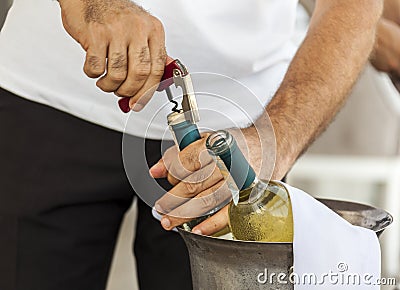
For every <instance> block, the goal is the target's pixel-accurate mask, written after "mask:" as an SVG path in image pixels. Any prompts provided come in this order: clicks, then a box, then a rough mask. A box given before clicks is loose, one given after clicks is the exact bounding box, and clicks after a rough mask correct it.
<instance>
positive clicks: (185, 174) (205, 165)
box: [150, 127, 269, 235]
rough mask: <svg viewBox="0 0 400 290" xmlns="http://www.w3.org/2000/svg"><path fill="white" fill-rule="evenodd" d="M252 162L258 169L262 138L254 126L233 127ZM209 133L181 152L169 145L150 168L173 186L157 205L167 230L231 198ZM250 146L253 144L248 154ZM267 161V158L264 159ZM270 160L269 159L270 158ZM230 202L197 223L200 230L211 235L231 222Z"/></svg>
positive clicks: (244, 151) (196, 229) (153, 173)
mask: <svg viewBox="0 0 400 290" xmlns="http://www.w3.org/2000/svg"><path fill="white" fill-rule="evenodd" d="M230 132H231V134H232V135H233V136H234V138H235V139H236V141H237V143H238V146H239V147H240V148H241V150H242V152H243V153H244V155H245V157H246V158H247V159H248V160H250V163H251V165H252V166H253V168H254V169H255V170H256V172H259V169H260V166H261V162H260V161H261V159H262V158H260V156H263V157H265V156H268V154H262V150H261V142H260V139H259V136H258V133H257V130H256V129H255V127H250V128H246V129H242V130H230ZM207 137H208V135H203V136H202V139H200V140H198V141H196V142H194V143H192V144H191V145H189V146H188V147H186V148H185V149H184V150H182V151H181V152H179V151H178V149H177V148H176V147H171V148H170V149H168V150H167V151H166V152H165V154H164V156H163V158H162V159H161V160H160V161H159V162H158V163H157V164H156V165H154V166H153V167H152V168H151V169H150V174H151V175H152V176H153V177H154V178H165V177H166V178H167V179H168V181H169V182H170V183H171V184H172V185H174V187H173V188H172V189H171V190H170V191H169V192H168V193H166V194H165V195H164V196H163V197H162V198H160V199H159V200H158V201H157V202H156V204H155V208H156V209H157V211H158V212H159V213H160V214H162V215H164V216H163V218H162V219H161V225H162V226H163V227H164V228H165V229H166V230H171V229H173V228H174V227H176V226H178V225H181V224H183V223H184V222H187V221H190V220H192V219H194V218H196V217H199V216H202V215H203V214H204V213H207V212H209V211H210V210H212V209H214V208H216V207H219V206H221V205H222V204H223V203H227V202H228V201H229V200H231V192H230V190H229V189H228V186H227V184H226V183H225V180H224V178H223V176H222V174H221V172H220V170H219V168H218V167H216V164H215V162H214V160H213V159H212V157H211V156H210V154H209V153H208V151H207V150H206V146H205V142H206V138H207ZM247 148H251V155H250V156H249V155H248V154H247V153H248V150H246V149H247ZM264 161H265V160H264ZM268 161H269V160H268ZM228 221H229V217H228V206H225V207H223V208H222V209H221V210H220V211H219V212H217V213H216V214H214V215H213V216H211V217H210V218H208V219H207V220H205V221H203V222H202V223H200V224H198V225H197V226H195V227H194V228H193V229H192V231H193V232H194V233H197V234H203V235H212V234H214V233H216V232H218V231H220V230H222V229H223V228H225V227H226V226H227V225H228Z"/></svg>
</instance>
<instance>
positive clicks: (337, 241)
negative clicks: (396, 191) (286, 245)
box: [282, 183, 381, 290]
mask: <svg viewBox="0 0 400 290" xmlns="http://www.w3.org/2000/svg"><path fill="white" fill-rule="evenodd" d="M282 185H284V186H285V187H286V188H287V189H288V191H289V194H290V199H291V202H292V211H293V220H294V241H293V252H294V253H293V254H294V268H293V273H294V274H293V275H292V280H293V281H296V282H300V283H299V284H297V283H296V284H295V287H294V288H295V290H303V289H307V290H308V289H335V290H336V289H346V290H349V289H350V290H351V289H374V290H375V289H376V290H378V289H380V286H379V285H376V284H378V282H379V279H380V269H381V260H380V245H379V241H378V238H377V236H376V234H375V232H373V231H371V230H368V229H365V228H362V227H358V226H353V225H351V224H350V223H348V222H347V221H346V220H344V219H343V218H341V217H340V216H339V215H337V214H336V213H335V212H333V211H332V210H330V209H329V208H328V207H326V206H325V205H323V204H322V203H320V202H319V201H317V200H316V199H314V198H312V197H311V196H310V195H309V194H307V193H305V192H304V191H302V190H300V189H297V188H294V187H291V186H289V185H287V184H285V183H282ZM310 277H311V278H310ZM315 278H316V280H315ZM313 279H314V280H313ZM315 281H316V282H315ZM322 282H323V283H322Z"/></svg>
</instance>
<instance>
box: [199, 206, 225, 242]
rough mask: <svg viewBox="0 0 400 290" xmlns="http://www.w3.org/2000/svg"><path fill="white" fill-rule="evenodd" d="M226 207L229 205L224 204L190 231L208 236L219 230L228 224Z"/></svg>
mask: <svg viewBox="0 0 400 290" xmlns="http://www.w3.org/2000/svg"><path fill="white" fill-rule="evenodd" d="M228 209H229V205H226V206H225V207H224V208H222V209H221V210H220V211H219V212H217V213H216V214H214V215H212V216H211V217H209V218H208V219H206V220H205V221H203V222H202V223H200V224H198V225H197V226H195V227H194V228H193V229H192V232H193V233H195V234H199V235H206V236H210V235H213V234H215V233H217V232H219V231H221V230H222V229H224V228H225V227H226V226H228V224H229V213H228Z"/></svg>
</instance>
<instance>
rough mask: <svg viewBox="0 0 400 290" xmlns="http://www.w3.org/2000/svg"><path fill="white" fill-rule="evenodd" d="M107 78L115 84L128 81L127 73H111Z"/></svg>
mask: <svg viewBox="0 0 400 290" xmlns="http://www.w3.org/2000/svg"><path fill="white" fill-rule="evenodd" d="M107 77H108V78H109V79H110V80H111V81H112V82H114V83H121V82H123V81H124V80H125V79H126V73H125V74H124V73H119V72H109V73H108V74H107Z"/></svg>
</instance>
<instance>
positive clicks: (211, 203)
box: [161, 181, 231, 230]
mask: <svg viewBox="0 0 400 290" xmlns="http://www.w3.org/2000/svg"><path fill="white" fill-rule="evenodd" d="M230 197H231V193H230V191H229V189H228V186H227V185H226V183H225V182H224V181H220V182H218V183H217V184H215V185H214V186H212V187H210V188H208V189H207V190H205V191H203V192H201V193H200V194H198V195H197V196H196V197H195V198H192V199H190V200H189V201H188V202H186V203H184V204H182V205H181V206H179V207H177V208H175V209H174V210H172V211H171V212H170V213H168V214H167V215H164V216H163V218H162V219H161V225H162V226H163V227H164V229H166V230H171V229H173V228H174V227H176V226H178V225H181V224H182V223H184V222H186V221H188V220H191V219H193V218H197V217H200V216H202V215H204V214H206V213H207V212H209V211H211V210H212V209H215V208H217V207H219V206H221V205H223V204H226V203H227V202H229V200H230Z"/></svg>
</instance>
